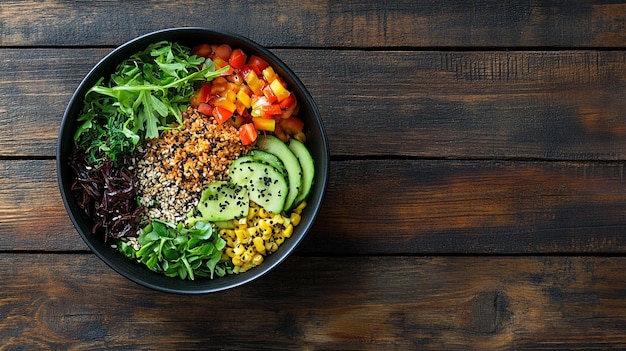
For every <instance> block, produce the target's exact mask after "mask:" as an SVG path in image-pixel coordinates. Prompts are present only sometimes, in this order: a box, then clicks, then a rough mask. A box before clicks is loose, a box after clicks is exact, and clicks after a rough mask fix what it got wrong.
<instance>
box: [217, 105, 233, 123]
mask: <svg viewBox="0 0 626 351" xmlns="http://www.w3.org/2000/svg"><path fill="white" fill-rule="evenodd" d="M212 115H213V117H215V120H216V121H217V123H218V124H222V123H224V122H226V121H228V120H229V119H230V118H231V117H232V116H233V113H232V112H230V111H228V110H227V109H225V108H223V107H220V106H215V107H213V111H212Z"/></svg>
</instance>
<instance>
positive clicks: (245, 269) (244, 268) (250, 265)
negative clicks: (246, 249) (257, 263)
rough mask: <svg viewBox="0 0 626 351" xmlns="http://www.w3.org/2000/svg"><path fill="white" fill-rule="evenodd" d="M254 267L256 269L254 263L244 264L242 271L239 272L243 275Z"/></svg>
mask: <svg viewBox="0 0 626 351" xmlns="http://www.w3.org/2000/svg"><path fill="white" fill-rule="evenodd" d="M252 267H254V266H253V265H252V262H248V263H244V264H243V265H241V269H240V270H239V272H241V273H243V272H245V271H247V270H248V269H250V268H252Z"/></svg>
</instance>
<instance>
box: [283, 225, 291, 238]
mask: <svg viewBox="0 0 626 351" xmlns="http://www.w3.org/2000/svg"><path fill="white" fill-rule="evenodd" d="M291 234H293V224H291V223H289V225H288V226H286V227H285V230H283V236H284V237H285V238H290V237H291Z"/></svg>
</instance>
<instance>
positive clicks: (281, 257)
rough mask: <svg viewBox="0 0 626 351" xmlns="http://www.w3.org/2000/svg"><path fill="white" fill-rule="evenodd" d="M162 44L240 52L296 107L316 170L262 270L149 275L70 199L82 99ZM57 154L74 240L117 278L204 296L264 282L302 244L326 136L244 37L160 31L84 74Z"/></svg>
mask: <svg viewBox="0 0 626 351" xmlns="http://www.w3.org/2000/svg"><path fill="white" fill-rule="evenodd" d="M162 41H169V42H174V43H178V44H180V45H183V46H186V47H194V46H196V45H199V44H203V43H214V44H228V45H230V46H231V47H232V48H240V49H242V50H243V51H244V52H246V53H249V54H250V55H256V56H258V57H260V58H262V59H263V60H265V61H267V62H268V63H269V64H270V66H271V67H273V69H274V71H275V72H276V74H278V75H279V76H280V77H281V78H282V79H283V80H284V83H285V84H286V86H287V87H289V89H290V90H291V92H292V94H294V96H295V98H296V99H297V101H298V104H299V111H298V117H299V118H300V119H301V120H302V121H303V122H304V130H303V132H304V134H305V135H306V146H307V148H308V150H309V152H310V154H311V156H312V158H313V161H314V169H315V173H314V179H313V183H312V187H311V190H310V193H309V195H308V197H307V200H306V207H305V208H304V209H303V210H302V213H301V221H300V223H299V224H298V225H297V226H296V227H294V230H293V234H292V235H291V236H290V237H289V238H288V239H287V240H285V241H284V243H282V245H281V246H280V247H279V249H278V250H277V251H276V252H274V253H272V254H271V255H267V256H266V257H265V259H264V261H263V262H262V264H260V265H258V266H256V267H254V268H252V269H250V270H247V271H245V272H243V273H239V274H226V275H224V276H220V277H214V278H200V277H197V278H196V279H194V280H189V279H179V278H177V277H169V276H165V275H163V274H160V273H158V272H154V271H152V270H150V269H148V268H146V266H143V265H141V264H138V262H136V261H134V260H130V259H128V258H127V257H125V256H124V255H122V254H121V253H120V251H118V250H116V249H115V248H114V247H112V245H111V243H110V242H105V240H103V239H102V237H101V236H99V235H94V234H93V233H92V228H93V227H94V222H93V220H92V219H91V218H90V217H89V216H87V215H86V214H85V212H84V211H83V209H81V208H80V206H79V203H78V201H77V199H76V197H75V196H74V194H73V191H72V184H73V181H74V178H75V174H74V173H73V170H72V168H71V167H70V165H69V158H70V157H71V153H72V150H73V149H74V147H75V145H74V135H75V134H76V132H77V129H78V128H79V126H80V121H79V120H78V119H79V116H80V113H81V111H82V109H83V107H84V104H85V95H86V94H87V92H88V91H89V89H90V88H91V87H93V86H94V85H95V84H97V83H98V82H99V80H100V79H102V77H108V76H110V75H111V74H113V73H114V71H115V69H116V67H117V66H118V65H119V64H120V63H121V62H123V61H124V60H126V59H128V58H129V57H131V56H132V55H133V54H135V53H137V52H140V51H142V50H145V49H146V47H148V46H149V45H150V44H153V43H157V42H162ZM56 152H57V154H56V161H57V176H58V185H59V188H60V191H61V196H62V199H63V202H64V205H65V208H66V210H67V213H68V215H69V217H70V219H71V221H72V223H73V225H74V227H75V228H76V230H77V232H78V234H79V235H80V237H81V238H82V240H83V241H84V242H85V243H86V245H87V246H88V247H89V249H90V250H91V251H92V252H93V253H94V254H95V255H96V256H97V257H99V258H100V259H101V260H102V261H103V262H105V263H106V264H107V265H108V266H109V267H110V268H112V269H113V270H114V271H116V272H117V273H119V274H120V275H121V276H122V277H125V278H127V279H128V280H130V281H132V282H134V283H137V284H139V285H142V286H144V287H148V288H151V289H154V290H157V291H162V292H167V293H177V294H205V293H213V292H218V291H222V290H225V289H230V288H235V287H237V286H240V285H243V284H246V283H248V282H251V281H254V280H256V279H258V278H260V277H262V276H264V275H265V274H267V273H268V272H270V271H271V270H273V269H274V268H276V267H277V266H278V265H280V264H282V263H284V264H288V260H286V259H287V258H288V256H289V255H291V254H292V253H293V252H294V250H295V249H296V247H297V246H298V245H299V244H300V243H301V242H302V241H303V240H304V238H305V236H306V235H307V233H308V232H309V231H310V230H311V227H312V226H313V224H314V222H315V220H316V217H317V215H318V213H319V210H320V207H321V205H322V202H323V198H324V193H325V190H326V185H327V181H328V169H329V151H328V142H327V139H326V133H325V131H324V126H323V124H322V119H321V116H320V113H319V111H318V109H317V106H316V104H315V102H314V100H313V98H312V96H311V94H310V93H309V92H308V91H307V89H306V87H305V86H304V84H303V83H302V82H301V81H300V79H299V78H298V77H297V76H296V74H295V73H294V72H293V71H292V70H291V69H290V68H289V67H287V65H285V63H283V62H282V61H281V60H280V59H279V58H278V57H277V56H276V55H275V54H273V53H272V52H270V51H269V50H268V49H266V48H264V47H263V46H261V45H259V44H257V43H255V42H254V41H252V40H250V39H248V38H245V37H243V36H240V35H237V34H233V33H229V32H225V31H221V30H214V29H209V28H171V29H164V30H159V31H156V32H152V33H148V34H145V35H142V36H140V37H138V38H135V39H132V40H130V41H128V42H126V43H124V44H123V45H121V46H119V47H117V48H116V49H114V50H113V51H112V52H111V53H109V54H108V55H106V56H105V57H104V58H103V59H102V60H100V61H99V62H98V63H97V64H96V65H95V66H94V67H93V68H92V69H91V70H90V71H89V72H88V73H87V75H86V76H85V77H84V79H83V80H82V81H81V83H80V84H79V85H78V87H77V89H76V91H75V92H74V94H73V95H72V97H71V99H70V101H69V103H68V105H67V108H66V110H65V113H64V116H63V120H62V123H61V127H60V131H59V137H58V142H57V151H56ZM285 261H287V262H285Z"/></svg>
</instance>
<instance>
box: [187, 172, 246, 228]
mask: <svg viewBox="0 0 626 351" xmlns="http://www.w3.org/2000/svg"><path fill="white" fill-rule="evenodd" d="M249 206H250V201H249V198H248V192H247V191H246V189H244V188H243V187H241V186H239V185H237V184H231V183H227V182H225V181H218V182H215V183H211V184H209V185H207V186H206V188H205V189H204V190H203V191H202V195H201V196H200V201H199V203H198V206H197V209H198V211H200V214H201V216H202V217H201V219H202V220H206V221H210V222H219V221H227V220H230V219H233V218H239V217H243V216H246V215H247V214H248V210H249Z"/></svg>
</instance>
